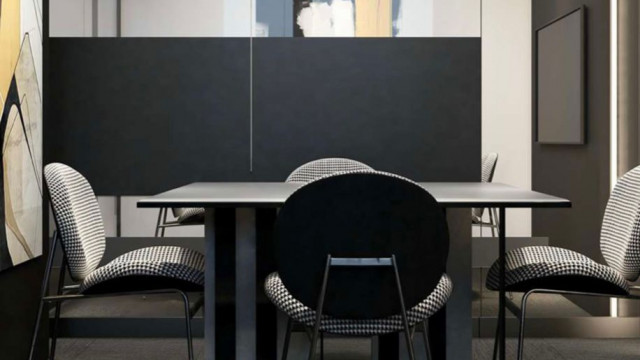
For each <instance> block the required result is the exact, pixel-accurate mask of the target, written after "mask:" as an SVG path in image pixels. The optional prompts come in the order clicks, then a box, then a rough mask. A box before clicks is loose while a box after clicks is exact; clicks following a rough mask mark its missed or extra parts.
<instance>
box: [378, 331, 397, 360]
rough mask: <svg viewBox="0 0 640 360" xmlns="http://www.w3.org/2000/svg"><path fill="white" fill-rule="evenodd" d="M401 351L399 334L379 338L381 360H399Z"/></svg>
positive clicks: (379, 356) (379, 357)
mask: <svg viewBox="0 0 640 360" xmlns="http://www.w3.org/2000/svg"><path fill="white" fill-rule="evenodd" d="M399 351H400V341H399V338H398V334H397V333H396V334H387V335H380V336H378V359H379V360H398V359H399Z"/></svg>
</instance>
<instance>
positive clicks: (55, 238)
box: [29, 231, 58, 360]
mask: <svg viewBox="0 0 640 360" xmlns="http://www.w3.org/2000/svg"><path fill="white" fill-rule="evenodd" d="M57 244H58V232H57V231H56V232H54V233H53V239H52V241H51V248H50V249H49V258H48V259H47V268H46V269H45V273H44V278H43V279H42V287H41V290H40V305H39V307H38V315H36V324H35V326H34V329H33V336H32V338H31V349H30V350H29V360H33V356H34V353H35V349H36V342H37V341H38V332H39V331H40V322H41V321H42V314H43V313H44V307H45V301H44V298H45V296H47V293H48V288H49V279H50V278H51V268H52V267H53V256H54V255H55V250H56V246H57Z"/></svg>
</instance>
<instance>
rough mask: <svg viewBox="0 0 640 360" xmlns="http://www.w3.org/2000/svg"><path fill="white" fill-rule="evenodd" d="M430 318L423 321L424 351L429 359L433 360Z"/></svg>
mask: <svg viewBox="0 0 640 360" xmlns="http://www.w3.org/2000/svg"><path fill="white" fill-rule="evenodd" d="M427 321H428V320H425V321H423V322H422V341H423V342H424V352H425V354H426V356H427V360H431V345H430V344H429V325H428V324H427Z"/></svg>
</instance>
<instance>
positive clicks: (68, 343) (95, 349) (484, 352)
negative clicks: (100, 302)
mask: <svg viewBox="0 0 640 360" xmlns="http://www.w3.org/2000/svg"><path fill="white" fill-rule="evenodd" d="M515 346H516V344H515V341H513V340H510V341H509V342H508V344H507V354H508V356H509V358H514V356H515ZM195 348H196V359H203V358H204V357H203V355H202V341H201V340H197V341H196V344H195ZM370 349H371V345H370V342H369V341H368V340H364V339H329V340H327V342H326V345H325V359H326V360H338V359H340V360H365V359H370V356H371V351H370ZM418 350H420V349H418ZM492 350H493V342H492V341H491V340H488V339H479V340H475V341H474V344H473V352H474V360H484V359H491V351H492ZM298 355H299V354H295V355H293V356H291V357H290V359H303V358H304V356H298ZM638 358H640V339H639V340H592V339H530V340H528V341H527V347H526V350H525V359H540V360H573V359H575V360H605V359H606V360H612V359H615V360H627V359H629V360H631V359H636V360H637V359H638ZM56 359H58V360H80V359H91V360H116V359H118V360H129V359H130V360H161V359H171V360H175V359H186V346H185V342H184V341H183V340H181V339H60V340H59V347H58V352H57V355H56Z"/></svg>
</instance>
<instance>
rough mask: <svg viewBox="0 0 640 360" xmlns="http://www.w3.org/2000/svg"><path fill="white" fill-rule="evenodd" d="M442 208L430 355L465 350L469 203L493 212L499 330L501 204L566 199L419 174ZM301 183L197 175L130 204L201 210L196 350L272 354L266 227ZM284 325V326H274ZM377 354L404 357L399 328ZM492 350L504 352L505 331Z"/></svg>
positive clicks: (459, 355) (458, 359)
mask: <svg viewBox="0 0 640 360" xmlns="http://www.w3.org/2000/svg"><path fill="white" fill-rule="evenodd" d="M419 184H420V186H422V187H423V188H424V189H426V190H427V191H428V192H429V193H430V194H431V195H432V196H433V197H434V198H435V199H436V201H437V202H438V203H439V204H440V206H442V208H443V209H444V211H445V212H446V215H447V223H448V226H449V237H450V242H449V257H448V261H447V274H448V275H449V276H450V277H451V279H452V281H453V284H454V290H453V292H452V294H451V297H450V299H449V301H448V302H447V305H446V306H445V308H444V309H443V310H441V311H439V312H438V313H436V314H435V315H434V316H432V318H431V319H430V320H429V326H428V327H429V341H430V343H431V347H432V354H433V358H434V359H452V360H453V359H455V360H471V358H472V349H471V347H472V344H471V342H472V313H471V310H472V305H471V304H472V298H473V293H472V280H471V278H472V276H471V275H472V269H471V245H472V244H471V241H472V234H471V211H470V208H495V209H497V210H498V214H499V216H498V228H499V229H498V230H499V231H498V242H499V247H498V248H499V251H498V253H497V254H495V256H496V258H497V259H498V261H499V264H500V270H501V271H500V277H499V279H500V281H499V283H500V291H499V312H498V329H505V318H506V313H505V311H506V310H505V301H506V298H505V296H506V292H505V267H504V262H505V252H506V250H505V247H506V231H505V229H506V221H507V217H506V209H509V208H562V207H565V208H566V207H571V201H569V200H567V199H564V198H561V197H557V196H553V195H549V194H544V193H541V192H537V191H532V190H528V189H521V188H518V187H515V186H510V185H506V184H501V183H484V182H420V183H419ZM303 185H304V184H303V183H286V182H197V183H191V184H188V185H185V186H181V187H178V188H175V189H173V190H169V191H166V192H163V193H160V194H157V195H154V196H150V197H146V198H143V199H141V200H139V201H138V202H137V206H138V207H139V208H174V207H192V208H193V207H197V208H205V237H204V238H205V240H204V241H205V290H204V298H205V301H204V313H203V317H204V354H205V359H206V360H214V359H218V360H222V359H224V360H227V359H243V360H254V359H256V360H257V359H261V360H262V359H265V360H266V359H269V360H274V359H276V358H277V357H278V355H279V354H278V347H279V346H278V340H279V339H278V331H279V326H278V314H277V310H276V308H275V307H274V306H273V305H271V304H270V303H269V302H268V300H267V299H266V296H265V294H264V291H263V281H264V279H265V278H266V277H267V275H268V274H269V273H271V272H273V271H276V262H275V259H274V236H273V225H274V224H275V220H276V217H277V211H278V208H280V207H281V206H282V205H283V204H284V203H285V201H286V200H287V198H288V197H289V196H290V195H291V194H292V193H293V192H295V191H296V189H298V188H299V187H301V186H303ZM280 331H282V329H280ZM376 344H377V346H376V349H375V351H377V353H378V354H377V356H378V359H380V360H387V359H389V360H395V359H400V358H401V357H404V356H405V353H406V352H405V351H404V349H402V347H401V346H400V342H399V338H398V335H397V334H391V335H384V336H380V337H379V338H378V339H377V341H376ZM497 349H498V355H499V358H500V359H505V331H499V336H498V346H497Z"/></svg>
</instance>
